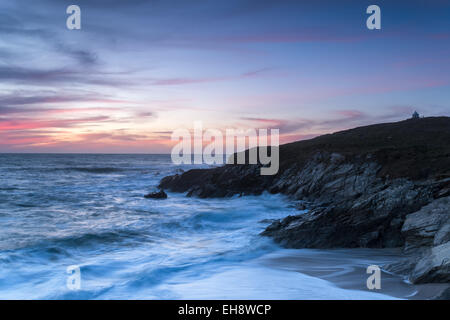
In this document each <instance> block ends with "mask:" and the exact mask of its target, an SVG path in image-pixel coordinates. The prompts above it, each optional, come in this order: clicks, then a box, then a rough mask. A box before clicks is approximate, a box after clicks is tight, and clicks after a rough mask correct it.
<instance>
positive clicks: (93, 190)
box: [0, 154, 391, 299]
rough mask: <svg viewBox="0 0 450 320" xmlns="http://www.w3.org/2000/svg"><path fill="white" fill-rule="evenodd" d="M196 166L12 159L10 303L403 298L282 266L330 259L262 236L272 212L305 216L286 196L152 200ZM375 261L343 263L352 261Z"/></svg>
mask: <svg viewBox="0 0 450 320" xmlns="http://www.w3.org/2000/svg"><path fill="white" fill-rule="evenodd" d="M193 167H194V166H193V165H184V166H175V165H173V164H172V163H171V159H170V156H169V155H100V154H0V299H231V298H234V299H386V298H391V297H390V296H389V295H385V294H382V293H378V292H370V291H368V290H364V287H365V283H364V282H363V280H361V286H360V287H361V288H360V289H348V288H345V286H344V287H342V286H338V285H336V284H335V283H333V281H329V280H326V279H324V277H319V276H314V273H308V272H302V271H301V270H300V271H298V270H296V268H292V265H293V264H292V263H291V264H289V266H286V264H282V263H271V262H274V261H276V260H274V259H275V258H274V257H278V258H279V256H280V255H282V256H292V255H296V254H297V255H298V254H301V255H302V256H303V258H305V257H308V259H309V260H308V261H313V266H312V268H310V270H314V269H318V268H319V269H320V267H321V266H322V267H324V264H323V263H324V261H325V260H323V259H322V258H323V256H322V254H323V252H324V251H320V250H287V249H283V248H281V247H280V246H278V245H277V244H275V243H274V242H273V241H272V240H271V239H269V238H265V237H261V236H259V233H260V232H261V231H263V230H264V228H265V227H266V226H267V225H268V224H269V223H270V221H271V219H279V218H283V217H285V216H288V215H290V214H291V215H292V214H299V211H297V210H296V209H295V208H293V206H292V204H291V203H290V202H289V201H287V199H285V198H284V196H282V195H269V194H263V195H261V196H248V197H234V198H231V199H198V198H189V197H186V196H185V195H184V194H176V193H170V192H169V193H168V195H169V197H168V199H166V200H156V199H145V198H144V195H145V194H146V193H148V192H150V191H153V190H155V188H156V186H157V185H158V182H159V180H160V179H161V178H163V177H164V176H166V175H170V174H175V173H177V172H181V170H188V169H190V168H193ZM195 167H198V166H195ZM202 167H206V166H202ZM336 254H337V256H338V257H339V256H343V255H345V253H342V252H338V253H336ZM321 257H322V258H321ZM334 257H336V255H334ZM278 258H277V259H278ZM311 259H312V260H311ZM371 259H372V260H373V259H375V258H374V256H373V255H372V254H362V255H361V254H360V255H359V256H358V257H357V258H354V257H353V258H352V259H350V260H351V263H350V265H349V261H350V260H348V259H347V260H345V258H343V259H342V261H345V263H343V265H345V266H346V267H343V268H344V269H346V268H347V267H348V268H350V269H352V268H354V267H355V266H356V265H359V266H360V267H362V266H364V265H365V264H369V263H373V261H372V260H371ZM386 259H388V260H389V257H387V258H386ZM309 263H310V262H309ZM294 265H295V262H294ZM69 266H77V267H78V268H79V270H80V288H79V290H73V288H70V287H69V286H67V281H68V277H69V276H70V274H69V273H68V272H67V268H68V267H69ZM300 269H301V268H300ZM325 271H326V270H325ZM340 271H341V272H342V271H343V270H340ZM330 272H331V271H330ZM363 272H364V271H362V272H361V273H363ZM361 277H362V279H365V278H366V277H367V276H366V275H361Z"/></svg>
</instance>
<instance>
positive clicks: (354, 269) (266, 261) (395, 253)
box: [258, 249, 450, 299]
mask: <svg viewBox="0 0 450 320" xmlns="http://www.w3.org/2000/svg"><path fill="white" fill-rule="evenodd" d="M401 258H402V255H401V251H400V249H334V250H312V249H283V250H280V251H277V252H275V253H271V254H268V255H265V256H264V257H261V258H259V259H258V260H259V261H258V262H259V263H261V264H262V265H264V266H266V267H269V268H273V269H279V270H289V271H296V272H300V273H303V274H306V275H309V276H313V277H317V278H320V279H323V280H327V281H329V282H331V283H333V284H334V285H336V286H337V287H340V288H343V289H350V290H361V291H366V292H377V293H381V294H385V295H388V296H391V297H395V298H400V299H433V298H434V297H436V296H437V295H438V294H439V293H440V292H442V290H444V289H445V288H447V287H448V286H450V284H422V285H413V284H411V283H409V282H408V281H407V280H406V279H405V278H403V277H401V276H399V275H393V274H390V273H388V272H385V271H383V265H385V264H388V263H392V262H396V261H399V260H400V259H401ZM369 265H378V266H379V267H380V268H381V270H382V273H381V289H373V290H369V289H368V288H367V285H366V282H367V278H368V277H369V276H370V274H367V273H366V270H367V267H368V266H369Z"/></svg>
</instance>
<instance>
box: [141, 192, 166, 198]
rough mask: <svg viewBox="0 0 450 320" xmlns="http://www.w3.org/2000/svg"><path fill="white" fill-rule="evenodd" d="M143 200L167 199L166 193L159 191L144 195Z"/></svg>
mask: <svg viewBox="0 0 450 320" xmlns="http://www.w3.org/2000/svg"><path fill="white" fill-rule="evenodd" d="M144 198H147V199H167V193H165V192H164V190H159V191H155V192H150V193H149V194H147V195H145V196H144Z"/></svg>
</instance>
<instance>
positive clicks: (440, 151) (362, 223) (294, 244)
mask: <svg viewBox="0 0 450 320" xmlns="http://www.w3.org/2000/svg"><path fill="white" fill-rule="evenodd" d="M448 141H450V118H448V117H436V118H424V119H420V121H411V120H407V121H401V122H397V123H385V124H378V125H372V126H366V127H360V128H355V129H351V130H346V131H341V132H337V133H333V134H328V135H323V136H320V137H317V138H314V139H311V140H305V141H299V142H295V143H290V144H286V145H282V146H280V148H279V151H280V156H279V158H280V168H279V171H278V174H277V175H275V176H261V175H260V170H259V168H260V165H225V166H222V167H219V168H212V169H205V170H189V171H187V172H184V173H183V174H180V175H175V176H171V177H166V178H164V179H162V180H161V183H160V187H161V188H166V189H169V190H172V191H175V192H187V194H188V195H189V196H198V197H230V196H233V195H235V194H239V195H249V194H261V193H262V192H264V191H268V192H270V193H282V194H285V195H287V196H289V197H290V198H292V199H293V200H295V201H306V202H307V203H308V207H307V209H308V210H309V211H308V212H306V213H304V214H300V215H295V216H289V217H286V218H285V219H282V220H281V221H275V222H273V223H272V224H271V225H269V226H268V227H267V229H266V230H265V231H264V232H263V233H262V235H265V236H270V237H272V238H273V239H274V240H275V241H277V242H279V243H280V244H282V245H284V246H287V247H291V248H332V247H400V246H403V245H405V243H406V248H407V249H409V250H410V251H411V250H412V251H413V252H414V253H416V254H415V255H413V257H410V258H408V260H407V261H406V262H405V263H404V266H406V267H404V268H403V269H404V271H405V272H407V273H412V274H413V275H414V276H412V279H415V280H414V281H419V282H421V281H448V280H446V279H448V278H447V275H446V274H445V269H442V268H441V267H439V266H438V260H439V259H440V258H443V259H445V257H446V255H447V257H448V250H444V249H445V248H446V246H447V245H448V243H449V242H448V240H449V237H450V235H449V229H450V226H449V224H450V222H449V218H448V212H449V210H448V208H449V204H448V202H447V203H445V201H446V200H445V199H444V198H446V197H447V198H448V197H449V190H450V157H449V155H450V144H449V143H448ZM438 198H440V199H438ZM435 199H438V200H436V201H439V202H436V203H434V204H430V202H432V201H433V200H435ZM441 199H442V200H441ZM428 204H430V205H429V206H427V205H428ZM424 206H425V207H424ZM305 208H306V207H305V206H303V205H300V206H299V209H301V210H304V209H305ZM405 219H406V220H407V222H406V223H404V222H405ZM432 246H435V247H434V248H432V249H429V248H431V247H432ZM424 250H425V251H427V252H428V251H429V253H428V254H427V255H425V256H422V255H421V254H422V253H423V251H424ZM442 261H444V260H442ZM430 266H431V267H430ZM392 268H393V269H396V270H400V269H402V268H401V266H396V267H395V266H392ZM447 272H448V270H447Z"/></svg>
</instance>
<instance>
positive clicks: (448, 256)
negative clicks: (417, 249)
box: [410, 242, 450, 283]
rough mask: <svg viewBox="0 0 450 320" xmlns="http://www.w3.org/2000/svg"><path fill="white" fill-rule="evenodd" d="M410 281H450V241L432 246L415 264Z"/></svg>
mask: <svg viewBox="0 0 450 320" xmlns="http://www.w3.org/2000/svg"><path fill="white" fill-rule="evenodd" d="M410 281H411V282H412V283H427V282H450V242H447V243H444V244H441V245H439V246H437V247H433V248H431V249H430V251H429V252H428V253H427V254H426V255H425V256H424V257H423V258H422V259H420V260H419V262H418V263H417V265H416V266H415V268H414V270H413V271H412V273H411V276H410Z"/></svg>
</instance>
